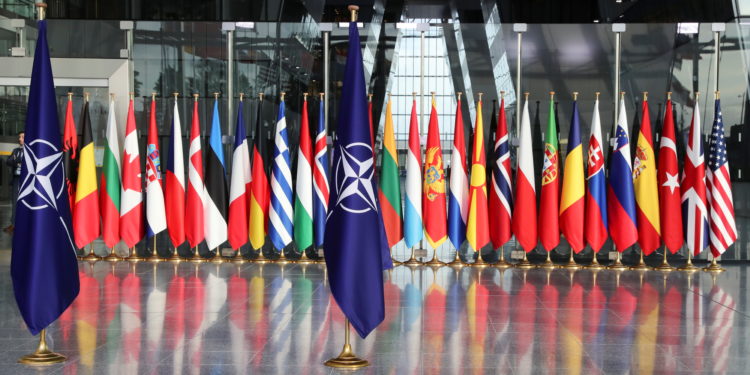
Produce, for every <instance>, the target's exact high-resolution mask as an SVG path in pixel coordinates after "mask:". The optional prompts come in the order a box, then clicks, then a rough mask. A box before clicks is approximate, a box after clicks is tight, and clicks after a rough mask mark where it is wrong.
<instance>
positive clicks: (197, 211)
mask: <svg viewBox="0 0 750 375" xmlns="http://www.w3.org/2000/svg"><path fill="white" fill-rule="evenodd" d="M262 104H263V100H262V96H261V100H260V103H259V105H258V111H257V119H256V127H255V136H254V137H253V140H254V142H253V143H252V145H250V144H249V143H248V138H249V137H248V136H249V135H250V134H249V132H248V131H247V130H246V129H245V121H244V117H243V100H242V99H241V100H240V103H239V108H238V112H237V123H236V127H235V137H234V148H233V152H232V155H231V159H232V164H231V167H232V170H231V173H230V178H229V183H227V170H226V162H225V157H224V147H223V145H222V138H223V135H222V133H221V126H220V124H221V122H220V121H221V120H220V117H219V108H218V99H216V100H215V101H214V105H213V112H212V117H211V119H212V120H211V126H210V133H209V134H210V135H209V139H208V143H207V144H203V142H202V141H201V133H200V129H201V124H200V114H199V111H198V108H199V107H198V100H197V97H196V100H195V101H194V103H193V115H192V121H191V125H190V133H189V134H188V135H189V146H188V153H187V155H184V153H183V145H182V134H181V130H182V127H181V125H180V114H179V110H178V107H177V102H176V101H175V103H174V110H173V116H172V121H171V128H172V129H171V135H170V138H169V153H168V155H167V162H166V168H165V171H164V173H163V172H162V162H161V160H162V155H161V154H160V152H159V142H158V140H159V135H158V129H157V123H156V99H155V98H153V97H152V100H151V107H150V113H149V125H148V140H147V145H146V147H145V150H146V155H145V158H144V159H145V160H142V159H141V156H140V154H139V146H138V134H137V131H136V129H137V126H136V121H135V114H134V109H133V99H132V98H130V102H129V107H128V113H127V121H126V126H125V134H124V135H125V136H124V138H123V139H120V138H121V137H120V133H119V130H118V125H117V123H116V116H115V111H114V106H115V104H114V99H112V100H111V101H110V103H109V115H108V120H107V128H106V136H105V137H106V139H105V147H104V154H103V161H102V172H101V179H100V181H99V183H98V184H97V178H96V165H95V160H94V142H93V136H92V130H91V120H90V115H89V103H88V100H86V102H85V103H84V105H83V108H82V113H81V115H80V120H79V122H80V124H81V125H80V126H81V130H82V138H81V142H80V144H79V140H78V136H77V132H76V125H75V123H74V119H73V112H72V111H73V105H72V99H70V98H69V100H68V104H67V108H66V115H65V125H64V135H63V149H64V159H65V160H64V165H65V168H66V170H67V171H68V173H66V186H67V192H68V199H69V202H70V205H71V211H72V227H73V231H72V232H73V238H74V242H75V244H76V246H77V247H78V248H83V247H84V246H86V245H88V244H90V243H91V242H92V241H93V240H94V239H96V238H97V237H99V236H100V235H101V236H102V239H103V240H104V242H105V244H106V245H107V246H108V247H113V246H115V245H116V244H117V243H118V242H119V241H121V240H122V241H123V242H124V243H125V245H126V246H128V247H132V246H134V245H135V244H136V243H138V242H139V241H141V240H142V239H143V238H144V237H152V236H154V235H156V234H158V233H160V232H162V231H166V232H167V233H168V235H169V238H170V240H171V242H172V244H173V245H174V246H175V247H177V246H180V245H181V244H183V243H185V242H187V243H188V244H189V245H190V246H191V247H195V246H198V244H200V243H202V242H204V241H205V242H206V245H207V246H208V247H209V248H210V249H215V248H217V247H219V246H220V245H222V244H224V243H225V242H227V241H228V243H229V245H230V246H231V247H232V248H233V249H235V250H236V249H239V248H240V247H241V246H243V245H245V244H246V243H248V242H250V244H251V245H252V247H253V248H255V249H259V248H261V247H262V246H263V245H264V243H265V238H266V235H268V236H269V237H270V239H271V242H272V243H273V245H274V246H276V248H277V249H283V248H284V247H285V246H287V245H289V243H291V241H292V239H294V240H295V241H296V242H297V244H298V246H299V247H300V248H301V249H306V248H307V247H309V246H311V245H313V244H315V246H322V244H323V239H324V230H325V220H326V215H327V208H328V196H329V186H328V156H327V144H326V134H325V123H324V120H323V102H322V100H321V101H320V111H319V112H320V120H319V121H318V128H317V135H316V139H315V144H314V147H313V143H312V139H311V138H310V129H309V120H308V118H307V117H308V109H307V100H306V97H305V102H304V104H303V110H302V123H301V132H300V133H301V141H300V145H299V152H298V161H297V166H298V167H297V176H296V177H297V178H296V187H297V189H296V198H295V200H294V204H292V193H293V192H294V189H293V187H292V186H293V185H292V178H291V160H290V156H289V155H290V152H289V151H290V150H289V147H288V145H289V141H288V137H287V128H286V121H285V113H284V102H283V99H282V102H281V105H280V107H279V113H278V120H277V124H276V132H275V147H274V154H273V159H272V160H268V157H269V156H270V155H268V154H267V152H266V141H265V139H264V138H265V137H264V136H263V133H262V129H263V128H262V124H261V116H262ZM313 150H314V152H313ZM185 156H187V160H185V159H184V158H185ZM185 161H187V173H186V171H185ZM144 162H145V171H146V173H145V178H144V176H142V175H141V167H142V164H143V163H144ZM269 169H270V170H271V174H270V175H269V173H268V172H269ZM269 177H270V178H269ZM144 186H145V189H144ZM144 197H145V199H144ZM293 228H296V230H293Z"/></svg>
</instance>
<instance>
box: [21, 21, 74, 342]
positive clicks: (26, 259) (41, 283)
mask: <svg viewBox="0 0 750 375" xmlns="http://www.w3.org/2000/svg"><path fill="white" fill-rule="evenodd" d="M26 113H27V117H26V142H25V144H24V146H23V152H24V158H23V164H22V166H21V177H20V178H21V187H20V190H19V194H18V200H17V201H16V202H15V204H16V223H15V225H16V229H15V234H14V235H13V255H12V258H11V264H10V272H11V277H12V279H13V291H14V292H15V294H16V302H17V303H18V309H19V310H21V315H22V316H23V319H24V321H26V325H27V326H28V328H29V331H31V333H32V334H34V335H36V334H37V333H39V331H41V330H42V329H44V328H45V327H47V326H48V325H50V324H51V323H52V322H54V321H55V320H57V318H58V317H59V316H60V314H62V313H63V311H65V309H67V308H68V306H70V304H71V303H72V302H73V300H74V299H75V298H76V296H78V289H79V284H78V261H77V260H76V254H75V246H74V245H73V236H72V234H71V228H72V225H71V219H70V206H69V203H68V198H67V195H66V194H65V191H66V190H65V189H66V188H65V172H64V169H63V163H62V159H63V158H62V156H63V150H62V144H61V137H60V123H59V122H58V119H57V102H56V101H55V89H54V86H53V84H52V67H51V65H50V60H49V50H48V48H47V23H46V21H39V39H38V40H37V43H36V52H35V53H34V66H33V68H32V71H31V88H30V90H29V105H28V109H27V111H26Z"/></svg>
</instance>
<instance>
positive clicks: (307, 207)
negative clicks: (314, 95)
mask: <svg viewBox="0 0 750 375" xmlns="http://www.w3.org/2000/svg"><path fill="white" fill-rule="evenodd" d="M307 117H308V115H307V97H305V101H304V102H303V104H302V125H301V129H300V135H299V154H297V196H296V197H295V199H294V241H295V242H297V247H298V248H299V249H300V251H302V252H304V251H305V249H307V248H308V247H310V246H311V245H312V242H313V222H312V141H311V139H310V124H309V121H308V119H307Z"/></svg>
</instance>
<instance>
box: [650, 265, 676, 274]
mask: <svg viewBox="0 0 750 375" xmlns="http://www.w3.org/2000/svg"><path fill="white" fill-rule="evenodd" d="M654 269H655V270H657V271H661V272H672V271H674V267H672V266H670V265H669V263H662V264H660V265H659V266H658V267H656V268H654Z"/></svg>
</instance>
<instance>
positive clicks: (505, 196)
mask: <svg viewBox="0 0 750 375" xmlns="http://www.w3.org/2000/svg"><path fill="white" fill-rule="evenodd" d="M497 117H498V119H497V131H496V132H495V147H494V149H493V153H492V161H491V163H492V185H491V186H490V212H492V213H493V214H492V215H490V217H489V219H490V238H491V239H492V246H493V247H496V248H497V247H502V246H503V245H504V244H505V243H506V242H508V240H509V239H510V236H511V235H512V233H511V228H510V222H511V217H512V212H513V211H512V210H513V190H512V187H511V182H510V180H511V175H512V172H511V169H510V139H509V137H508V124H507V122H506V119H505V99H501V100H500V114H499V115H498V116H497Z"/></svg>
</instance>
